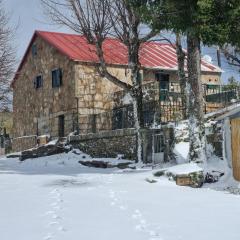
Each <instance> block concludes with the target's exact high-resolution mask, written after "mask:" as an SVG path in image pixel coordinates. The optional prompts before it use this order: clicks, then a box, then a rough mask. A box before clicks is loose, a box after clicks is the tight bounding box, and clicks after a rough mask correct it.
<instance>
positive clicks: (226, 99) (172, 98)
mask: <svg viewBox="0 0 240 240" xmlns="http://www.w3.org/2000/svg"><path fill="white" fill-rule="evenodd" d="M239 96H240V88H239V87H238V86H229V85H203V97H204V101H203V102H204V106H205V107H204V109H205V113H207V112H212V111H215V110H217V109H220V108H224V107H226V106H228V105H230V104H232V103H233V102H238V101H239V100H240V99H239ZM185 116H186V106H185V104H184V101H183V95H182V94H181V91H180V88H179V87H178V88H177V87H176V86H175V87H174V89H170V91H168V90H165V89H163V90H159V100H156V101H144V102H143V118H144V126H145V127H149V126H152V125H153V124H160V123H167V122H177V121H180V120H183V119H184V117H185ZM94 118H95V119H96V120H95V121H93V124H95V125H94V126H92V129H96V131H98V130H106V129H108V130H110V129H124V128H132V127H134V117H133V106H132V105H131V104H128V105H124V106H121V107H118V108H115V109H113V110H111V111H108V112H104V113H100V114H97V115H94ZM106 118H107V119H108V120H107V123H108V124H107V126H103V123H104V122H106ZM99 123H102V124H99ZM96 124H97V125H96ZM105 125H106V124H105Z"/></svg>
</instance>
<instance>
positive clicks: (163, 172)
mask: <svg viewBox="0 0 240 240" xmlns="http://www.w3.org/2000/svg"><path fill="white" fill-rule="evenodd" d="M165 172H166V170H160V171H157V172H155V173H153V175H154V176H155V177H161V176H164V175H165Z"/></svg>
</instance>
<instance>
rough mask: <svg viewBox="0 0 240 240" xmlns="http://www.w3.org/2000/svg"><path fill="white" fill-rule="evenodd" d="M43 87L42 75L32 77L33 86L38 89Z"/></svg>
mask: <svg viewBox="0 0 240 240" xmlns="http://www.w3.org/2000/svg"><path fill="white" fill-rule="evenodd" d="M42 87H43V75H42V74H39V75H37V76H36V77H35V78H34V88H35V89H39V88H42Z"/></svg>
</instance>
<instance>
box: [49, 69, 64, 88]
mask: <svg viewBox="0 0 240 240" xmlns="http://www.w3.org/2000/svg"><path fill="white" fill-rule="evenodd" d="M51 73H52V88H59V87H61V86H62V85H63V83H62V79H63V71H62V68H55V69H53V70H52V72H51ZM54 74H57V75H56V76H55V79H54Z"/></svg>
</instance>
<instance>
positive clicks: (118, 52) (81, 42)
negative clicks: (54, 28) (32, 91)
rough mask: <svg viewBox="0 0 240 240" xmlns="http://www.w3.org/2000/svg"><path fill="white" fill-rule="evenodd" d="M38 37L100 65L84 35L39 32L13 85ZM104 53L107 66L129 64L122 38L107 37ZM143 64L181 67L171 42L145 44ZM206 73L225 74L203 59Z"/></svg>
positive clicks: (21, 64)
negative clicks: (120, 39)
mask: <svg viewBox="0 0 240 240" xmlns="http://www.w3.org/2000/svg"><path fill="white" fill-rule="evenodd" d="M36 37H40V38H42V39H44V40H45V41H47V42H48V43H49V44H50V45H52V46H53V47H55V48H56V49H58V50H59V51H60V52H61V53H62V54H64V55H66V56H67V57H69V58H70V59H71V60H74V61H80V62H86V63H87V62H90V63H97V62H98V57H97V54H96V50H95V46H94V45H91V44H89V43H88V42H87V40H86V38H85V37H84V36H81V35H77V34H66V33H58V32H46V31H35V33H34V35H33V37H32V40H31V42H30V44H29V46H28V48H27V50H26V52H25V55H24V57H23V59H22V61H21V63H20V65H19V67H18V70H17V72H16V75H15V77H14V80H13V82H12V83H14V81H15V80H16V79H17V78H18V75H19V73H20V71H21V69H22V66H23V64H24V62H25V60H26V57H27V54H28V52H29V49H30V47H31V45H32V44H33V42H34V40H35V39H36ZM103 51H104V57H105V60H106V62H107V64H113V65H127V63H128V54H127V47H126V46H125V45H124V44H122V43H121V42H120V41H119V40H118V39H115V38H107V39H106V40H105V41H104V43H103ZM140 63H141V65H142V67H144V68H149V69H159V70H174V71H176V70H177V68H178V65H177V55H176V50H175V49H174V46H172V45H171V44H168V43H159V42H146V43H143V44H142V45H141V49H140ZM202 71H205V72H215V73H221V72H222V70H221V69H220V68H219V67H217V66H215V65H213V64H211V63H208V62H207V61H204V60H202Z"/></svg>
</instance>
